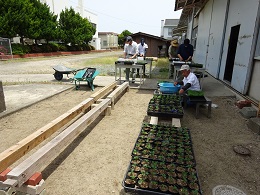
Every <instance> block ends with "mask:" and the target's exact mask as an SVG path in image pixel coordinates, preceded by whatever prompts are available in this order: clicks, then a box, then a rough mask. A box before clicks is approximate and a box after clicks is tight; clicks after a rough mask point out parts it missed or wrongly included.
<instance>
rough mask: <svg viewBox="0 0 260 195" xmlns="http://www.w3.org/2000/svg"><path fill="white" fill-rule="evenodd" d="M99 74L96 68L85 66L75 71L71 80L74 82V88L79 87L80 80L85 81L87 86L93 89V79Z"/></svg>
mask: <svg viewBox="0 0 260 195" xmlns="http://www.w3.org/2000/svg"><path fill="white" fill-rule="evenodd" d="M98 74H99V71H97V70H96V68H85V69H83V70H79V71H77V72H76V74H75V76H74V77H73V80H74V82H75V86H76V90H77V89H79V88H80V82H81V81H87V83H88V86H89V87H90V88H91V90H92V91H94V84H93V81H94V79H95V77H96V76H97V75H98Z"/></svg>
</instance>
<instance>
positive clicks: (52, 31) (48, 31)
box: [28, 0, 58, 43]
mask: <svg viewBox="0 0 260 195" xmlns="http://www.w3.org/2000/svg"><path fill="white" fill-rule="evenodd" d="M30 1H31V2H32V3H33V6H34V12H33V15H34V17H33V20H31V25H30V26H29V30H28V31H29V38H32V39H36V40H37V39H45V40H46V41H47V43H48V42H49V41H50V40H54V39H55V38H56V37H57V26H58V21H57V17H58V16H57V15H54V14H53V13H52V12H51V11H50V7H49V6H48V5H47V4H46V3H44V4H42V3H41V2H40V1H39V0H30Z"/></svg>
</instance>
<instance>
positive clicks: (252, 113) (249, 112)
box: [239, 107, 257, 119]
mask: <svg viewBox="0 0 260 195" xmlns="http://www.w3.org/2000/svg"><path fill="white" fill-rule="evenodd" d="M239 113H240V114H242V116H243V117H245V118H247V119H249V118H252V117H256V115H257V111H256V109H254V108H253V107H244V108H242V109H241V110H240V111H239Z"/></svg>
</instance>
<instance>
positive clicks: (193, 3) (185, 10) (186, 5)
mask: <svg viewBox="0 0 260 195" xmlns="http://www.w3.org/2000/svg"><path fill="white" fill-rule="evenodd" d="M208 1H209V0H176V1H175V7H174V10H175V11H177V10H181V9H182V13H181V17H180V20H179V23H178V26H177V28H176V29H173V34H178V33H181V32H186V30H187V25H188V18H189V15H190V14H191V13H192V11H193V8H195V13H196V12H199V10H201V9H202V8H203V7H204V6H205V4H206V3H207V2H208Z"/></svg>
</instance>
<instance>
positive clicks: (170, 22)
mask: <svg viewBox="0 0 260 195" xmlns="http://www.w3.org/2000/svg"><path fill="white" fill-rule="evenodd" d="M178 23H179V19H165V20H161V37H162V38H165V39H168V40H171V39H172V36H173V29H175V28H177V26H178Z"/></svg>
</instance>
